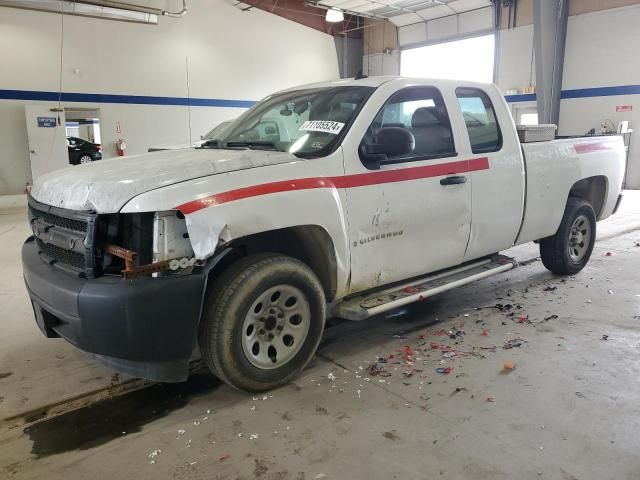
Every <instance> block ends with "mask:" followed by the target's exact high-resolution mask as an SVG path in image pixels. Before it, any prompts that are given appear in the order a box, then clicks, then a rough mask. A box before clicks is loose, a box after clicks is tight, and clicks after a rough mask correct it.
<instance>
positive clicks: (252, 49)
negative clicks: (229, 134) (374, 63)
mask: <svg viewBox="0 0 640 480" xmlns="http://www.w3.org/2000/svg"><path fill="white" fill-rule="evenodd" d="M60 39H61V16H60V15H58V14H52V13H45V12H34V11H27V10H18V9H12V8H3V7H0V59H1V61H2V69H1V70H0V145H1V146H2V148H1V149H0V194H13V193H22V191H23V190H24V186H25V183H26V182H29V181H30V180H31V174H30V166H29V155H28V145H27V134H26V126H25V116H24V105H25V103H28V102H31V103H34V104H36V103H37V104H48V105H51V106H55V105H56V104H55V102H43V101H35V100H20V99H18V100H6V98H7V97H8V96H13V97H15V96H16V95H18V96H22V98H24V97H26V98H33V96H34V95H37V94H39V93H38V92H57V91H58V76H59V68H60V65H59V61H60ZM63 56H64V62H63V71H62V90H63V91H64V92H72V93H80V94H87V93H89V94H100V95H124V96H126V97H117V99H118V101H121V100H123V101H125V102H136V101H139V100H137V99H135V98H132V97H130V96H138V95H144V96H153V97H158V98H154V99H152V100H150V103H151V104H147V105H140V104H135V103H110V102H111V101H114V99H115V98H116V97H102V98H99V97H90V98H89V99H98V100H97V101H95V102H93V101H89V102H63V106H65V107H83V108H93V107H95V108H100V111H101V129H102V132H101V133H102V142H103V147H104V148H103V150H104V153H105V155H106V156H112V155H115V153H116V151H115V142H116V140H117V139H118V138H120V137H122V138H124V139H125V140H126V142H127V145H128V154H136V153H143V152H146V150H147V148H148V147H149V146H150V145H154V144H171V143H184V142H188V141H189V130H188V107H186V106H184V103H185V102H186V100H185V98H186V97H187V85H186V68H185V57H187V56H188V57H189V78H190V87H191V88H190V97H191V98H197V99H200V100H201V101H200V104H203V105H220V104H222V105H225V106H215V107H214V106H193V107H191V114H192V116H191V124H192V138H194V139H195V138H198V137H199V136H200V135H201V134H203V133H205V132H206V131H208V130H209V129H210V128H211V127H212V126H215V125H216V124H217V123H219V122H221V121H223V120H226V119H230V118H234V117H236V116H238V115H239V114H240V113H241V112H242V111H243V110H244V109H245V108H246V107H247V106H248V105H250V104H251V102H254V101H256V100H259V99H260V98H262V97H264V96H265V95H267V94H269V93H272V92H274V91H276V90H279V89H282V88H286V87H290V86H293V85H297V84H304V83H310V82H317V81H323V80H330V79H335V78H338V61H337V56H336V48H335V44H334V40H333V38H332V37H331V36H330V35H327V34H324V33H322V32H318V31H316V30H313V29H311V28H308V27H305V26H302V25H299V24H296V23H294V22H291V21H289V20H286V19H283V18H281V17H278V16H275V15H271V14H269V13H266V12H263V11H260V10H257V9H254V10H252V11H250V12H243V11H240V10H239V9H236V8H235V7H233V6H232V5H231V4H229V3H225V2H219V1H215V2H212V1H208V0H192V1H191V2H190V4H189V13H188V14H187V15H186V16H185V17H183V18H178V19H173V18H160V19H159V25H158V26H151V25H140V24H133V23H125V22H114V21H108V20H100V19H92V18H83V17H72V16H65V17H64V42H63ZM3 90H4V92H3ZM7 90H16V91H19V92H18V94H16V93H15V92H11V93H10V94H9V93H7ZM34 92H36V93H34ZM2 98H5V100H2ZM45 98H48V97H45ZM71 98H74V97H71ZM86 98H87V97H76V98H74V99H86ZM99 100H106V101H105V102H101V101H99ZM181 102H182V103H183V105H171V103H174V104H175V103H181ZM117 123H119V124H120V126H121V129H122V134H121V135H120V134H117V133H116V124H117Z"/></svg>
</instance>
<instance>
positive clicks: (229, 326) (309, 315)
mask: <svg viewBox="0 0 640 480" xmlns="http://www.w3.org/2000/svg"><path fill="white" fill-rule="evenodd" d="M205 302H206V303H205V312H204V315H203V318H202V322H201V324H200V330H199V344H200V350H201V352H202V357H203V359H204V361H205V363H206V364H207V366H208V367H209V369H210V370H211V371H212V372H213V373H214V374H215V375H216V376H218V377H219V378H220V379H221V380H223V381H225V382H226V383H228V384H229V385H231V386H233V387H235V388H238V389H240V390H247V391H252V392H259V391H264V390H269V389H272V388H275V387H277V386H279V385H282V384H284V383H287V382H288V381H289V380H291V379H292V378H293V377H295V376H296V375H297V374H298V373H300V371H301V370H302V369H303V368H304V367H305V365H306V364H307V363H308V362H309V360H311V358H312V357H313V355H314V353H315V351H316V349H317V348H318V344H319V343H320V338H321V337H322V332H323V330H324V322H325V309H326V305H325V297H324V292H323V290H322V286H321V284H320V282H319V280H318V278H317V277H316V275H315V274H314V273H313V271H311V269H310V268H309V267H308V266H307V265H305V264H304V263H302V262H300V261H298V260H296V259H294V258H291V257H287V256H284V255H278V254H260V255H251V256H248V257H246V258H244V259H241V260H239V261H238V262H237V263H235V264H233V265H231V267H229V268H228V269H227V270H226V271H225V272H224V273H223V274H222V275H221V276H220V277H219V278H218V279H217V280H216V281H215V282H214V284H213V286H212V288H211V290H210V291H209V293H208V295H207V298H206V300H205Z"/></svg>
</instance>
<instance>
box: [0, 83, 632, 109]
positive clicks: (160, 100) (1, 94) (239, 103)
mask: <svg viewBox="0 0 640 480" xmlns="http://www.w3.org/2000/svg"><path fill="white" fill-rule="evenodd" d="M613 95H640V85H619V86H615V87H595V88H577V89H573V90H563V91H562V92H561V93H560V98H562V99H569V98H588V97H609V96H613ZM58 97H60V100H61V101H63V102H79V103H123V104H138V105H178V106H185V107H186V106H187V105H191V106H192V107H228V108H249V107H252V106H253V105H255V103H256V102H254V101H252V100H226V99H222V98H191V99H189V98H186V97H152V96H147V95H111V94H102V93H74V92H62V95H60V94H59V93H58V92H39V91H33V90H0V100H36V101H41V102H57V101H58V99H59V98H58ZM505 99H506V100H507V102H511V103H516V102H534V101H535V100H536V94H535V93H530V94H521V95H505Z"/></svg>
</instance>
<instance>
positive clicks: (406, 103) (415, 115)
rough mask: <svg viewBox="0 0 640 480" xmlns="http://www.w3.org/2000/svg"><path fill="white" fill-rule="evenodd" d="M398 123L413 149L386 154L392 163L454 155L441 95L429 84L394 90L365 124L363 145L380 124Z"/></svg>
mask: <svg viewBox="0 0 640 480" xmlns="http://www.w3.org/2000/svg"><path fill="white" fill-rule="evenodd" d="M384 127H399V128H404V129H406V130H408V131H409V132H411V134H412V135H413V137H414V139H415V148H414V150H413V152H411V153H409V154H406V155H400V156H395V157H391V158H389V162H392V163H395V162H400V161H410V160H426V159H430V158H442V157H449V156H453V155H455V154H456V153H455V147H454V143H453V134H452V132H451V125H450V124H449V115H448V114H447V109H446V107H445V105H444V101H443V99H442V95H440V92H439V91H438V90H437V89H435V88H433V87H409V88H405V89H404V90H400V91H399V92H396V93H395V94H394V95H393V96H392V97H391V98H390V99H389V100H388V101H387V103H386V104H385V105H384V107H382V109H381V110H380V112H379V113H378V115H377V116H376V118H375V119H374V121H373V123H372V124H371V126H370V127H369V130H368V131H367V133H366V135H365V138H364V139H363V141H362V142H363V145H364V146H366V145H367V144H375V143H376V135H377V133H378V132H379V131H380V129H381V128H384Z"/></svg>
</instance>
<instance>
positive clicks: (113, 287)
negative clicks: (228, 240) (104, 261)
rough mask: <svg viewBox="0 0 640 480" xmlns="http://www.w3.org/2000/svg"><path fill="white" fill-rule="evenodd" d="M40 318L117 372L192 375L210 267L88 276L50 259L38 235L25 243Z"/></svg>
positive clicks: (46, 329)
mask: <svg viewBox="0 0 640 480" xmlns="http://www.w3.org/2000/svg"><path fill="white" fill-rule="evenodd" d="M22 264H23V271H24V279H25V283H26V286H27V290H28V293H29V296H30V297H31V301H32V304H33V309H34V313H35V316H36V322H37V324H38V326H39V327H40V329H41V330H42V332H43V333H44V334H45V335H46V336H47V337H62V338H64V339H66V340H67V341H69V342H70V343H72V344H73V345H75V346H76V347H78V348H80V349H82V350H84V351H86V352H90V353H92V354H94V355H95V357H96V358H97V359H98V360H99V361H101V362H102V363H104V364H107V365H108V366H110V367H111V368H113V369H114V370H116V371H120V372H123V373H126V374H129V375H133V376H137V377H142V378H146V379H149V380H155V381H165V382H178V381H183V380H186V378H187V375H188V365H189V360H190V358H191V356H192V354H193V352H194V350H195V347H196V341H197V331H198V323H199V320H200V313H201V307H202V301H203V295H204V291H205V286H206V272H200V273H197V272H194V273H192V274H189V275H176V276H166V277H141V278H133V279H123V278H121V277H117V276H107V275H106V276H100V277H97V278H82V277H81V276H77V275H73V274H70V273H68V272H67V271H64V270H63V269H60V268H58V267H56V266H55V265H52V264H51V263H50V262H45V261H43V259H42V258H41V256H40V248H39V246H38V243H37V242H36V241H35V238H34V237H30V238H29V239H27V241H26V242H25V244H24V246H23V248H22Z"/></svg>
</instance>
